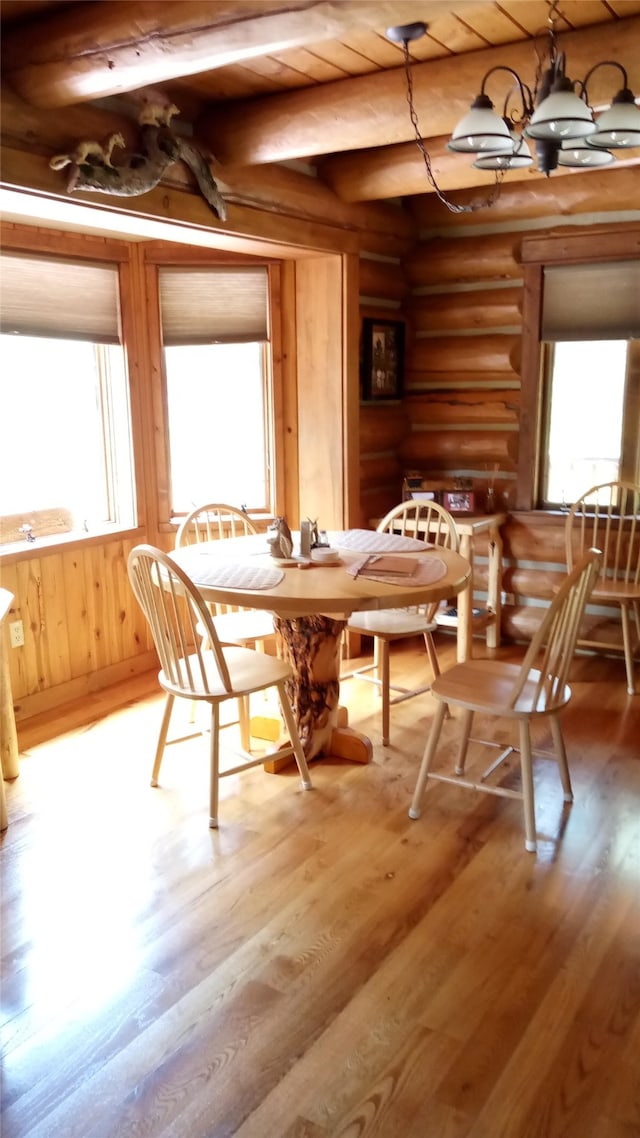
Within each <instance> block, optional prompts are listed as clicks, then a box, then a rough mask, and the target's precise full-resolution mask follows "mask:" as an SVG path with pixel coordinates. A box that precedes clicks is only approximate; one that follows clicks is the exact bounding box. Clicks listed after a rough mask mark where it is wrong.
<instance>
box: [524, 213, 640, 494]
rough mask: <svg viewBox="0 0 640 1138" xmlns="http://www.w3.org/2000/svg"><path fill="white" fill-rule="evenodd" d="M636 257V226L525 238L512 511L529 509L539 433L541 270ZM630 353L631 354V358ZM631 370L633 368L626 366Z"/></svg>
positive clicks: (639, 231) (639, 236) (639, 250)
mask: <svg viewBox="0 0 640 1138" xmlns="http://www.w3.org/2000/svg"><path fill="white" fill-rule="evenodd" d="M638 256H640V225H637V224H621V225H615V226H608V227H606V228H605V227H601V226H593V227H589V228H585V229H581V230H580V231H579V232H577V233H566V232H565V233H558V232H556V233H545V234H538V235H536V236H534V237H533V236H532V237H529V238H525V239H524V240H523V242H522V246H521V261H522V268H523V283H524V292H523V307H522V371H521V409H520V445H519V456H518V475H517V484H516V509H518V510H534V509H536V502H537V488H538V485H539V475H540V457H541V447H542V441H543V433H544V419H543V389H542V386H543V385H542V372H543V358H542V357H543V351H542V342H541V339H540V333H541V325H542V296H543V279H544V268H545V266H546V265H570V264H588V263H590V262H599V261H600V262H604V261H612V262H615V261H625V260H635V259H637V258H638ZM634 354H635V353H634ZM631 366H632V368H633V369H634V371H635V369H636V368H637V366H638V365H637V364H636V363H633V362H632V365H631Z"/></svg>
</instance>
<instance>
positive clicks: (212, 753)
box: [209, 703, 220, 830]
mask: <svg viewBox="0 0 640 1138" xmlns="http://www.w3.org/2000/svg"><path fill="white" fill-rule="evenodd" d="M219 786H220V708H219V706H218V704H217V703H212V704H211V739H210V741H209V826H210V827H211V829H212V830H217V828H218V790H219Z"/></svg>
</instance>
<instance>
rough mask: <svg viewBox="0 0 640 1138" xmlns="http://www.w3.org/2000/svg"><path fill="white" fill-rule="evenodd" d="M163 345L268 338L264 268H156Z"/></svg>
mask: <svg viewBox="0 0 640 1138" xmlns="http://www.w3.org/2000/svg"><path fill="white" fill-rule="evenodd" d="M159 283H160V308H161V313H162V336H163V341H164V344H165V346H167V347H169V346H172V347H174V346H177V345H181V344H231V343H241V342H251V341H258V342H260V341H263V340H268V339H269V326H268V291H267V270H266V268H263V267H260V268H254V267H251V268H239V267H237V266H234V267H232V268H218V267H211V266H205V267H202V268H200V267H198V268H193V267H188V268H167V269H160V273H159Z"/></svg>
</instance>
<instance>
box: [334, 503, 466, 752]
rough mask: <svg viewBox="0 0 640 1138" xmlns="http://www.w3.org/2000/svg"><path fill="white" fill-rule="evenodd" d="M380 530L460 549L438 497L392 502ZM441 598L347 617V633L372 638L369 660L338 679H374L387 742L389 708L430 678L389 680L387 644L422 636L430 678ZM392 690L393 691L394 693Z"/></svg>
mask: <svg viewBox="0 0 640 1138" xmlns="http://www.w3.org/2000/svg"><path fill="white" fill-rule="evenodd" d="M377 532H378V533H390V534H398V535H400V536H402V537H413V538H418V539H420V540H423V541H425V543H429V544H430V545H432V546H434V545H435V546H439V547H441V548H445V549H451V550H453V552H454V553H457V552H458V544H459V543H458V533H457V530H456V525H455V521H454V520H453V517H452V516H451V514H450V513H449V512H448V511H447V510H445V509H444V507H443V506H440V505H439V504H438V503H437V502H432V501H425V500H411V501H406V502H402V503H401V504H400V505H399V506H394V508H393V509H392V510H390V511H389V513H388V514H387V515H386V517H384V518H383V519H382V521H381V522H380V523H379V524H378V526H377ZM439 604H440V602H439V601H433V602H432V603H430V604H422V605H415V606H412V607H411V608H397V609H380V610H379V611H377V612H354V613H353V614H352V616H350V617H349V620H348V622H347V627H346V632H347V633H348V632H358V633H360V634H361V635H363V636H372V637H373V643H374V656H373V663H372V664H366V665H364V667H362V668H356V669H354V670H353V671H350V672H346V673H345V674H344V675H343V676H342V677H341V679H343V680H347V679H351V678H358V679H362V680H367V681H368V682H369V683H373V684H376V685H377V686H378V688H379V689H380V693H381V696H382V742H383V744H384V746H387V745H388V743H389V735H390V726H389V721H390V707H391V706H392V705H393V704H396V703H402V702H403V701H404V700H407V699H413V697H414V696H417V695H422V693H423V692H427V691H429V689H430V687H431V683H428V684H422V685H419V686H417V687H414V688H406V687H402V686H400V685H398V684H394V683H392V682H391V676H390V653H389V646H390V645H391V644H392V643H393V641H394V640H402V639H405V638H406V637H407V636H420V635H422V636H423V637H424V641H425V646H426V649H427V654H428V656H429V662H430V664H431V670H432V672H433V676H434V678H435V677H436V676H439V675H440V666H439V664H438V656H437V653H436V648H435V644H434V640H433V632H434V630H435V629H436V627H437V625H436V620H435V615H436V612H437V611H438V607H439ZM391 692H397V693H398V694H397V695H395V696H392V695H391Z"/></svg>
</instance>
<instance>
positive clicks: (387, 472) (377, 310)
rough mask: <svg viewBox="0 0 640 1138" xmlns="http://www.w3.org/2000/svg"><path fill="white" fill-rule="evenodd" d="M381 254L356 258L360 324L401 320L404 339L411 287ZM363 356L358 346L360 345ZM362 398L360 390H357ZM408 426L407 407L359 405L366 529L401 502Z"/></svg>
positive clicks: (400, 267) (399, 265) (397, 260)
mask: <svg viewBox="0 0 640 1138" xmlns="http://www.w3.org/2000/svg"><path fill="white" fill-rule="evenodd" d="M400 252H401V250H399V252H398V255H396V256H393V255H390V254H386V255H381V254H379V253H375V252H372V251H371V250H367V249H364V250H362V251H361V253H360V262H359V263H360V323H361V325H362V320H363V319H365V318H366V317H372V318H373V319H378V320H402V321H404V323H405V328H406V335H407V336H408V337H410V336H411V334H412V332H411V329H410V328H409V327H407V301H408V299H409V295H410V285H409V281H408V278H407V274H406V271H405V267H404V264H403V258H402V256H401V255H400ZM360 351H362V345H360ZM361 396H362V390H361ZM409 428H410V422H409V415H408V411H407V406H406V402H405V400H404V399H402V400H389V401H384V402H378V403H374V402H370V401H362V399H361V403H360V428H359V443H360V446H359V452H360V453H359V461H360V520H359V523H358V524H359V525H361V526H363V527H365V528H366V527H367V526H368V525H369V524H370V522H371V521H372V520H375V519H376V518H379V517H381V516H383V515H384V514H386V513H387V512H388V510H390V509H391V507H392V506H395V505H396V503H397V502H398V501H399V500H400V487H401V486H402V453H401V452H402V445H403V443H404V440H405V439H406V437H407V434H408V432H409Z"/></svg>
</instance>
